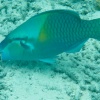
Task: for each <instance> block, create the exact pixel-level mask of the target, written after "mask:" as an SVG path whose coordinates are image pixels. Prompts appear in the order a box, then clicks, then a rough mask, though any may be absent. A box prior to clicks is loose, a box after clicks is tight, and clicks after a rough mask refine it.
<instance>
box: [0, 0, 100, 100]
mask: <svg viewBox="0 0 100 100" xmlns="http://www.w3.org/2000/svg"><path fill="white" fill-rule="evenodd" d="M99 3H100V2H99V0H0V41H1V40H3V39H4V35H7V34H9V33H10V31H11V30H13V29H15V28H16V27H17V26H19V25H20V24H21V23H23V22H25V21H26V20H27V19H29V18H30V17H31V16H33V15H35V14H37V13H40V12H43V11H47V10H51V9H53V10H54V9H70V10H74V11H77V12H79V14H80V16H81V18H83V19H94V18H100V12H99V6H100V4H99ZM0 100H100V41H97V40H94V39H89V40H88V41H87V43H86V44H85V45H84V46H83V48H82V49H81V51H80V52H78V53H70V54H67V53H62V54H60V55H59V57H58V59H56V63H55V64H54V65H48V64H45V63H42V62H31V61H30V62H21V61H19V62H16V61H13V62H12V61H3V62H2V61H0Z"/></svg>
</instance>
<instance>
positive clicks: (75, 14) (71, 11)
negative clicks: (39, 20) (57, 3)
mask: <svg viewBox="0 0 100 100" xmlns="http://www.w3.org/2000/svg"><path fill="white" fill-rule="evenodd" d="M57 12H58V13H66V14H70V15H73V16H74V17H77V18H79V19H80V16H79V14H78V13H77V12H75V11H73V10H66V9H60V10H59V9H57V10H49V11H45V12H42V13H40V14H37V15H35V16H34V17H36V16H39V15H43V14H50V13H57Z"/></svg>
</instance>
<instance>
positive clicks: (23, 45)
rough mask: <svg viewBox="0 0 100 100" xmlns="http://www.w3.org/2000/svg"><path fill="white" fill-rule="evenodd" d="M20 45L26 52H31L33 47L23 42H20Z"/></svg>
mask: <svg viewBox="0 0 100 100" xmlns="http://www.w3.org/2000/svg"><path fill="white" fill-rule="evenodd" d="M20 45H21V46H22V47H23V48H24V49H26V50H33V49H34V45H33V44H31V43H28V42H26V41H24V40H21V41H20Z"/></svg>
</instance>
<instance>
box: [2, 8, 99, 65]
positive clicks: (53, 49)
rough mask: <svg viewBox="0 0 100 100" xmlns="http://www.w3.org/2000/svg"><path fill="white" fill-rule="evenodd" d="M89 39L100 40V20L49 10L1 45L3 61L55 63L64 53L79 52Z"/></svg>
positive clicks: (18, 29) (15, 30)
mask: <svg viewBox="0 0 100 100" xmlns="http://www.w3.org/2000/svg"><path fill="white" fill-rule="evenodd" d="M89 38H94V39H97V40H100V18H98V19H92V20H84V19H81V17H80V16H79V14H78V13H77V12H75V11H72V10H64V9H62V10H50V11H45V12H42V13H40V14H37V15H35V16H33V17H31V18H30V19H28V20H27V21H26V22H24V23H23V24H21V25H20V26H18V27H17V28H16V29H14V30H13V31H11V32H10V33H9V34H8V35H7V36H6V37H5V39H4V40H3V41H2V42H1V43H0V53H1V59H2V61H5V60H22V61H42V62H45V63H50V64H52V63H54V62H55V59H56V58H57V56H58V55H59V54H61V53H63V52H66V53H75V52H79V51H80V50H81V48H82V47H83V46H84V43H85V42H86V41H87V40H88V39H89Z"/></svg>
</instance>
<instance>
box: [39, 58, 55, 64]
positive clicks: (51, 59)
mask: <svg viewBox="0 0 100 100" xmlns="http://www.w3.org/2000/svg"><path fill="white" fill-rule="evenodd" d="M39 61H42V62H44V63H48V64H54V62H55V59H54V58H46V59H39Z"/></svg>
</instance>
